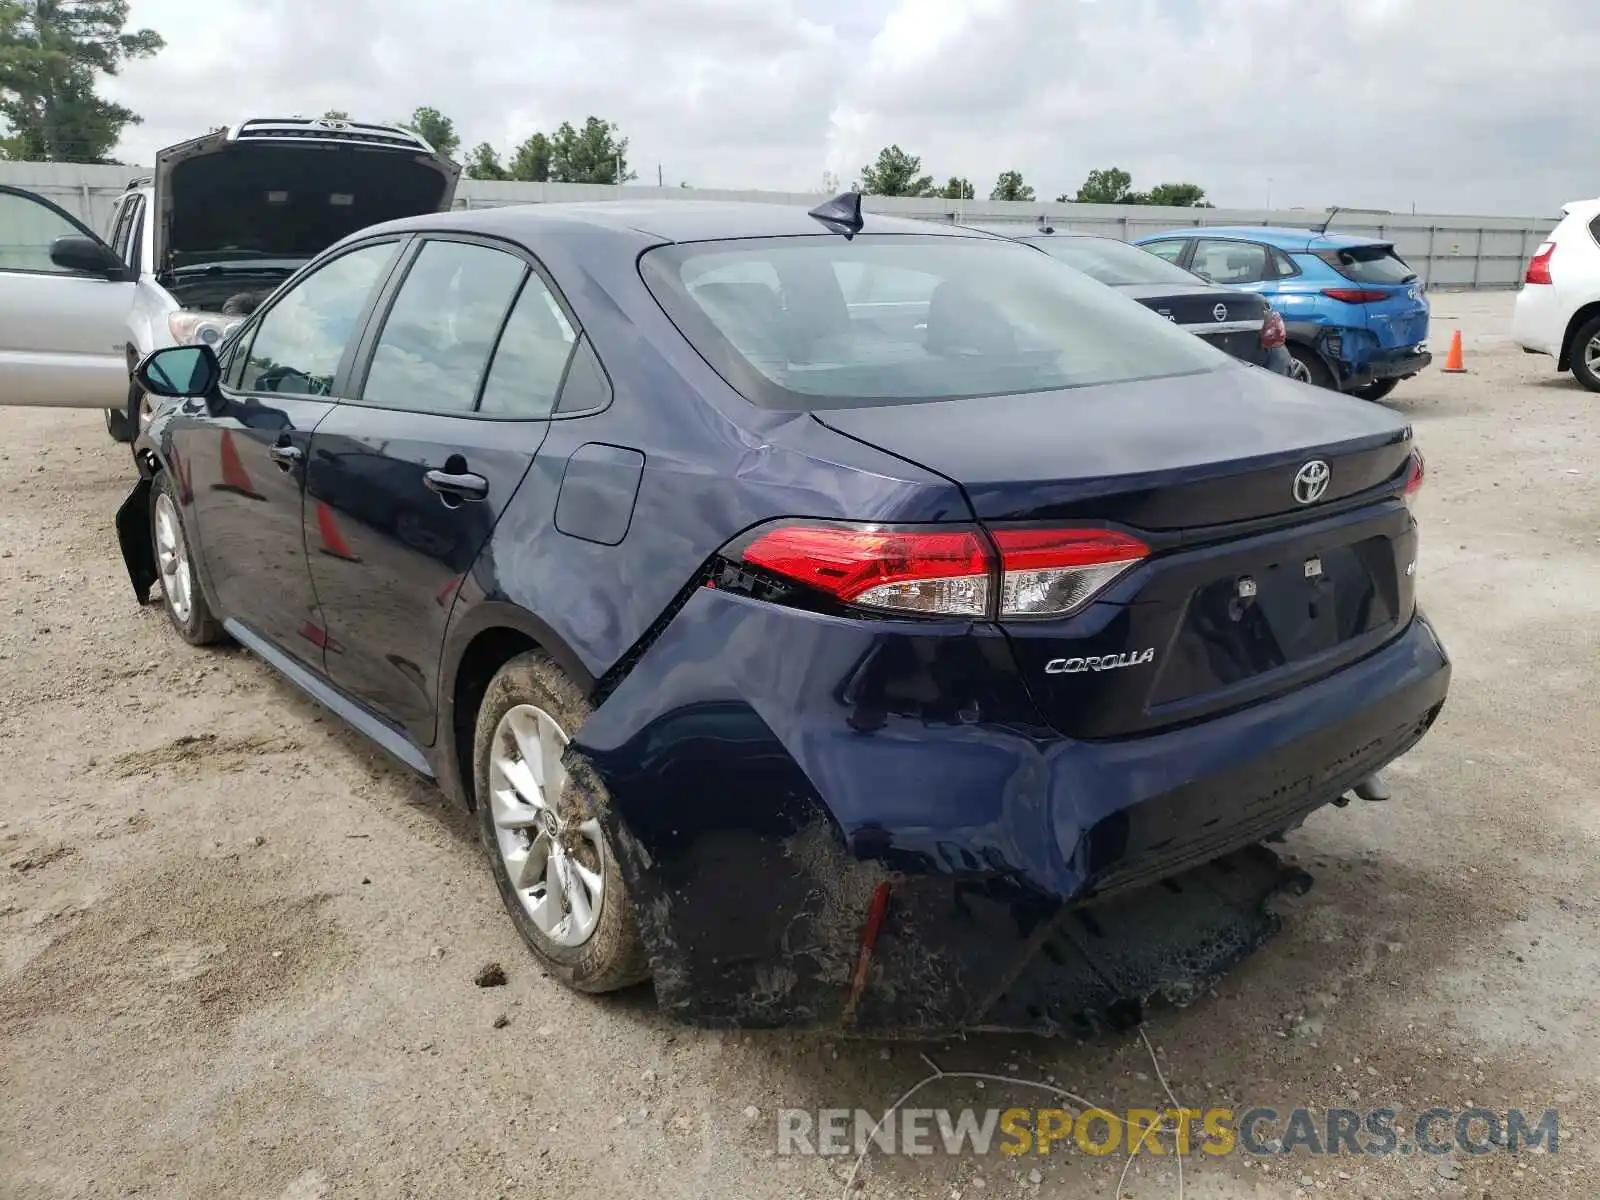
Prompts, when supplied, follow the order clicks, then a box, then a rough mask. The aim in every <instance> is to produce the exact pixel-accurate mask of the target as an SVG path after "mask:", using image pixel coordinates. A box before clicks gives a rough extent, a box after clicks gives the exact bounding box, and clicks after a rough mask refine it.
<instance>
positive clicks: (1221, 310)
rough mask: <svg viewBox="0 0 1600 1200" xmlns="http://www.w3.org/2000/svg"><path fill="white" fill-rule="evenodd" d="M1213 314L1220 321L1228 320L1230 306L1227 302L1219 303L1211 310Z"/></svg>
mask: <svg viewBox="0 0 1600 1200" xmlns="http://www.w3.org/2000/svg"><path fill="white" fill-rule="evenodd" d="M1211 315H1212V316H1213V317H1215V318H1216V319H1217V320H1219V321H1226V320H1227V319H1228V306H1227V305H1226V304H1219V305H1217V306H1216V307H1215V308H1213V309H1212V310H1211Z"/></svg>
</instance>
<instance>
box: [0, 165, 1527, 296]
mask: <svg viewBox="0 0 1600 1200" xmlns="http://www.w3.org/2000/svg"><path fill="white" fill-rule="evenodd" d="M144 173H148V172H145V171H141V169H140V168H137V167H92V166H77V165H74V164H70V163H25V162H0V184H9V185H12V186H15V187H24V188H28V189H30V190H33V191H36V192H40V193H41V194H43V195H46V196H48V197H50V199H52V200H54V201H55V202H56V203H57V204H60V205H61V206H62V207H63V208H66V209H67V210H68V211H69V212H72V213H74V214H76V215H77V216H78V217H79V218H81V219H83V220H85V221H86V222H87V223H88V224H89V225H90V226H91V228H93V229H94V230H95V231H96V232H99V233H104V232H105V231H106V226H107V222H108V219H109V216H110V212H111V205H112V204H113V202H114V201H115V200H116V198H117V196H118V195H119V194H120V193H121V192H122V190H123V188H124V187H125V186H126V185H127V183H128V181H129V180H130V179H132V178H134V177H135V176H137V175H140V174H144ZM655 198H666V199H679V200H686V199H697V200H753V201H759V202H766V203H771V204H803V205H805V206H806V207H808V208H809V207H812V206H814V205H816V204H818V203H820V202H821V201H822V200H823V199H825V198H826V197H824V196H822V195H820V194H814V193H810V192H757V191H718V190H714V189H708V188H655V187H635V186H632V185H629V186H627V187H621V188H618V187H607V186H604V185H598V184H572V183H492V182H488V181H485V180H476V179H472V180H465V181H463V182H462V184H461V188H460V191H459V194H458V196H457V198H456V207H457V208H494V207H499V206H502V205H507V204H539V203H549V202H554V201H562V200H617V199H629V200H632V199H641V200H642V199H655ZM864 206H865V208H866V209H867V211H869V212H881V213H892V214H894V215H897V216H906V217H916V218H921V219H925V220H934V221H956V222H961V223H965V224H974V225H984V226H989V227H999V228H1007V227H1012V226H1015V227H1016V228H1018V229H1019V230H1020V229H1023V228H1026V227H1028V226H1031V225H1035V224H1037V223H1038V222H1039V221H1040V219H1041V218H1043V219H1045V220H1048V221H1049V222H1050V223H1051V224H1052V225H1054V226H1055V227H1056V228H1057V229H1077V230H1082V231H1084V232H1089V233H1103V234H1109V235H1112V236H1115V237H1120V238H1124V239H1128V240H1131V239H1133V238H1136V237H1140V236H1142V235H1144V234H1147V233H1155V232H1157V231H1159V230H1163V229H1171V228H1175V227H1178V226H1185V225H1261V224H1271V225H1295V226H1309V225H1312V224H1315V223H1319V222H1320V221H1321V220H1322V219H1323V214H1322V213H1317V212H1308V211H1306V210H1303V209H1294V210H1289V211H1268V210H1266V209H1229V208H1146V207H1143V206H1133V205H1116V204H1046V203H1010V202H1005V201H995V200H966V201H959V200H938V199H910V198H904V197H891V196H868V197H866V199H865V201H864ZM1558 219H1559V218H1557V217H1473V216H1444V215H1435V214H1429V213H1415V214H1413V213H1394V214H1384V215H1377V214H1372V213H1348V214H1344V215H1341V216H1340V217H1339V218H1338V220H1337V222H1336V224H1335V225H1334V231H1335V232H1339V233H1353V234H1361V235H1370V236H1373V237H1378V238H1381V239H1383V240H1385V241H1392V242H1393V243H1394V245H1395V249H1396V250H1397V251H1398V252H1399V254H1400V255H1401V257H1403V258H1404V259H1405V260H1406V261H1407V262H1409V263H1410V264H1411V265H1412V266H1413V267H1414V268H1415V269H1416V270H1417V272H1418V273H1419V274H1420V275H1421V276H1422V278H1423V279H1424V281H1425V282H1427V283H1428V284H1429V285H1430V286H1433V287H1456V288H1504V287H1516V286H1517V285H1519V284H1520V283H1521V281H1522V273H1523V270H1524V268H1525V267H1526V265H1527V261H1528V259H1529V257H1531V256H1532V254H1533V251H1534V248H1535V247H1537V246H1538V244H1539V243H1540V242H1541V241H1542V240H1543V239H1544V236H1545V234H1547V233H1548V232H1549V231H1550V230H1551V229H1552V228H1554V226H1555V224H1556V221H1557V220H1558Z"/></svg>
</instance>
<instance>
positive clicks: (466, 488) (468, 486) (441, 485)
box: [422, 470, 489, 501]
mask: <svg viewBox="0 0 1600 1200" xmlns="http://www.w3.org/2000/svg"><path fill="white" fill-rule="evenodd" d="M422 482H423V483H424V484H426V485H427V487H428V490H429V491H430V492H437V493H438V494H439V495H440V496H442V497H444V498H445V499H446V500H474V501H476V500H486V499H488V497H489V481H488V480H487V479H485V478H484V477H483V476H482V475H472V474H467V473H465V472H463V473H461V474H456V473H454V472H451V471H439V470H434V471H428V472H426V473H424V474H423V476H422Z"/></svg>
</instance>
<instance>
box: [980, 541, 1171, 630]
mask: <svg viewBox="0 0 1600 1200" xmlns="http://www.w3.org/2000/svg"><path fill="white" fill-rule="evenodd" d="M994 540H995V544H996V545H997V546H999V547H1000V562H1001V578H1000V615H1001V616H1002V617H1061V616H1066V615H1067V614H1069V613H1074V612H1077V611H1078V609H1080V608H1082V607H1083V606H1084V605H1085V604H1087V603H1088V602H1089V601H1090V600H1091V599H1092V598H1093V597H1094V596H1095V594H1096V593H1098V592H1101V591H1103V590H1104V589H1105V587H1106V585H1107V584H1109V583H1110V582H1111V581H1112V580H1113V579H1115V578H1116V577H1117V576H1118V575H1121V574H1122V573H1123V572H1124V571H1126V570H1127V569H1128V568H1129V567H1131V566H1133V565H1134V564H1135V563H1137V562H1138V561H1139V560H1141V559H1142V558H1144V557H1145V556H1146V555H1147V554H1149V553H1150V547H1148V546H1146V545H1145V544H1144V543H1143V542H1141V541H1140V540H1139V539H1138V538H1134V537H1129V536H1128V535H1127V534H1125V533H1118V532H1116V531H1115V530H1113V529H996V530H994Z"/></svg>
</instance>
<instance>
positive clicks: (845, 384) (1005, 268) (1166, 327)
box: [640, 234, 1232, 409]
mask: <svg viewBox="0 0 1600 1200" xmlns="http://www.w3.org/2000/svg"><path fill="white" fill-rule="evenodd" d="M640 271H641V273H642V274H643V276H644V280H645V283H646V285H647V286H648V287H649V288H650V290H651V292H652V293H653V294H654V295H655V297H656V299H657V300H658V301H659V302H660V303H661V305H662V307H663V308H664V309H666V311H667V314H668V315H669V316H670V317H671V318H672V319H673V321H674V322H675V323H676V324H677V326H678V328H679V329H680V330H682V332H683V334H684V336H685V337H687V338H688V339H689V341H690V342H691V343H692V344H693V345H694V347H695V349H696V350H698V351H699V352H700V353H701V355H703V356H704V357H705V359H706V360H707V361H708V362H709V363H710V364H711V365H712V366H713V367H714V368H715V369H716V370H717V371H718V373H719V374H721V375H722V377H723V378H724V379H726V380H727V381H728V383H729V384H730V385H732V386H733V387H734V388H735V389H736V390H737V391H739V392H740V393H741V394H742V395H744V396H745V397H746V398H747V399H749V400H751V401H753V402H754V403H756V404H760V405H763V406H765V407H768V408H780V409H817V408H845V407H851V406H855V405H861V404H874V403H877V404H885V403H908V402H915V401H923V400H949V399H964V398H970V397H975V396H989V395H1002V394H1006V393H1015V392H1037V391H1050V390H1055V389H1059V388H1078V387H1086V386H1090V385H1094V384H1104V383H1121V382H1127V381H1130V380H1137V379H1153V378H1158V377H1161V376H1170V375H1187V374H1193V373H1195V372H1199V371H1211V370H1218V369H1221V368H1222V367H1225V366H1228V365H1231V363H1232V360H1231V359H1229V358H1228V357H1227V355H1225V354H1223V353H1221V352H1220V351H1218V350H1215V349H1212V348H1211V347H1210V346H1208V345H1206V343H1205V342H1203V341H1201V340H1200V339H1199V338H1196V337H1193V336H1191V335H1189V334H1187V333H1184V332H1183V331H1181V330H1179V329H1176V328H1175V327H1174V326H1173V325H1172V323H1171V322H1169V321H1166V320H1164V319H1163V318H1161V317H1159V316H1156V315H1155V314H1154V313H1152V312H1150V310H1148V309H1147V308H1145V307H1144V306H1143V305H1140V304H1137V303H1135V302H1134V301H1132V300H1128V299H1125V298H1123V297H1122V296H1119V295H1118V294H1117V293H1115V292H1113V291H1110V290H1109V289H1107V288H1105V287H1103V286H1101V285H1100V284H1098V283H1096V282H1094V281H1093V280H1091V279H1088V278H1086V277H1085V276H1084V275H1082V274H1080V273H1079V272H1077V271H1073V270H1064V269H1063V268H1062V266H1061V264H1060V263H1057V262H1055V261H1054V260H1053V259H1051V258H1050V257H1049V256H1047V255H1044V254H1040V253H1039V252H1038V251H1036V250H1034V249H1032V248H1031V247H1028V246H1023V245H1019V244H1018V243H1016V242H1012V241H1005V240H1002V239H999V238H978V237H970V238H969V237H959V236H940V235H933V236H928V237H922V236H917V235H889V234H885V235H877V236H873V235H862V236H857V237H856V238H855V239H853V240H851V241H846V240H845V239H844V238H842V237H838V236H834V235H830V234H822V235H818V236H816V237H784V238H752V239H746V240H738V241H720V242H691V243H685V244H679V245H673V246H661V247H657V248H656V249H654V250H651V251H650V252H649V253H647V254H646V255H645V256H644V257H643V258H642V259H641V260H640Z"/></svg>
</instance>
